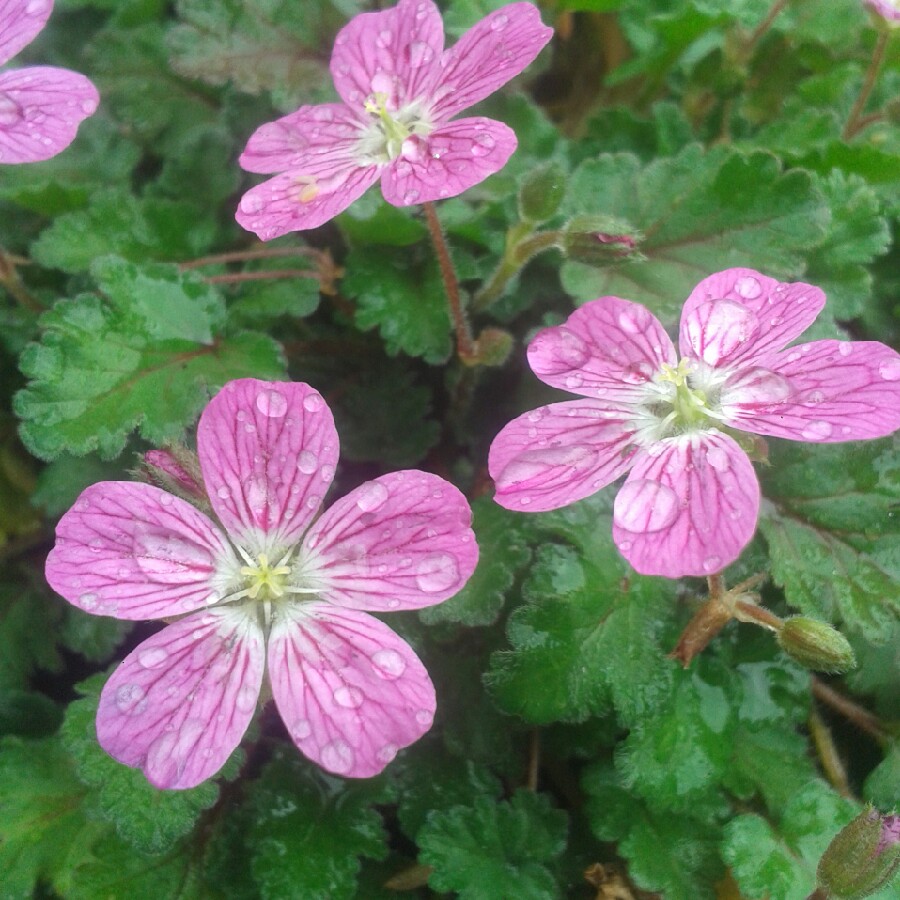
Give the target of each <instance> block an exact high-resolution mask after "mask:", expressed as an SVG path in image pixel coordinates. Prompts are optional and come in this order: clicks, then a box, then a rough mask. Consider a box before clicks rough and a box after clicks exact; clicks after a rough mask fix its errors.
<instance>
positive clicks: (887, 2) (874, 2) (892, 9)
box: [865, 0, 900, 22]
mask: <svg viewBox="0 0 900 900" xmlns="http://www.w3.org/2000/svg"><path fill="white" fill-rule="evenodd" d="M865 2H866V5H867V6H868V7H869V8H870V9H871V10H872V11H873V12H875V13H877V14H878V15H879V16H881V17H882V18H883V19H886V20H887V21H888V22H900V0H865Z"/></svg>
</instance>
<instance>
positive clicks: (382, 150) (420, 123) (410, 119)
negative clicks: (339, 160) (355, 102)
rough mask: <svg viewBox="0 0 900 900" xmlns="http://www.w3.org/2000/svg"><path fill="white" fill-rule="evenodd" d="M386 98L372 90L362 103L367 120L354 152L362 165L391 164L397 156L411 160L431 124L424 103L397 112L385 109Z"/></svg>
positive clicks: (401, 108) (427, 133)
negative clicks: (368, 120) (369, 119)
mask: <svg viewBox="0 0 900 900" xmlns="http://www.w3.org/2000/svg"><path fill="white" fill-rule="evenodd" d="M390 105H391V104H390V98H389V95H388V94H386V93H384V92H382V91H375V92H374V93H372V94H371V95H370V96H369V97H368V99H367V100H366V102H365V104H364V105H363V106H364V109H365V111H366V112H367V113H368V114H369V116H370V117H371V121H370V122H369V123H368V124H367V125H366V126H365V127H364V128H363V130H362V134H361V135H360V138H359V143H358V145H357V151H358V154H359V161H360V163H361V164H362V165H375V164H383V163H388V162H391V161H392V160H394V159H397V158H398V157H399V156H406V157H408V158H410V159H415V158H416V154H417V153H418V149H419V147H420V145H421V144H422V142H423V140H424V139H425V138H427V137H428V135H429V134H431V132H432V130H433V127H434V126H433V125H432V124H431V120H430V118H429V110H428V109H427V107H426V105H425V103H424V101H422V100H414V101H413V102H412V103H409V104H407V105H406V106H401V107H400V108H399V109H389V108H388V107H389V106H390Z"/></svg>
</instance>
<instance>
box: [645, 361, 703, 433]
mask: <svg viewBox="0 0 900 900" xmlns="http://www.w3.org/2000/svg"><path fill="white" fill-rule="evenodd" d="M690 376H691V366H690V365H689V363H688V361H687V360H686V359H682V360H681V361H680V362H679V363H678V366H677V367H675V366H670V365H668V364H667V363H664V364H663V367H662V371H661V372H660V373H659V374H658V375H657V381H659V382H662V383H664V384H666V383H668V384H671V385H672V386H673V387H674V389H675V390H674V395H670V397H671V403H672V413H671V415H673V416H674V419H673V424H674V425H675V426H676V427H678V426H681V428H682V429H683V430H694V428H696V426H697V425H701V424H702V423H704V422H707V421H708V420H709V419H710V418H711V416H712V410H711V409H710V408H709V405H708V398H707V396H706V392H705V391H703V390H701V389H700V388H698V387H691V382H690Z"/></svg>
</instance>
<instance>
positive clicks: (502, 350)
mask: <svg viewBox="0 0 900 900" xmlns="http://www.w3.org/2000/svg"><path fill="white" fill-rule="evenodd" d="M512 347H513V339H512V335H511V334H510V333H509V332H508V331H504V330H503V329H502V328H485V329H484V331H482V332H481V334H479V335H478V340H476V341H475V354H474V356H473V358H472V360H471V362H470V361H469V360H463V362H465V363H467V364H470V365H479V366H502V365H503V363H505V362H506V360H507V359H508V358H509V354H510V353H511V352H512Z"/></svg>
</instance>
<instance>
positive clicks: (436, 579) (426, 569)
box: [416, 553, 459, 594]
mask: <svg viewBox="0 0 900 900" xmlns="http://www.w3.org/2000/svg"><path fill="white" fill-rule="evenodd" d="M458 583H459V563H458V562H457V560H456V557H454V556H451V555H450V554H449V553H429V554H428V555H427V556H426V557H424V559H422V560H421V561H420V562H419V564H418V565H417V566H416V584H417V585H418V586H419V588H420V589H421V590H423V591H425V593H426V594H437V593H440V592H443V591H446V590H448V589H450V588H452V587H454V586H455V585H457V584H458Z"/></svg>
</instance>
